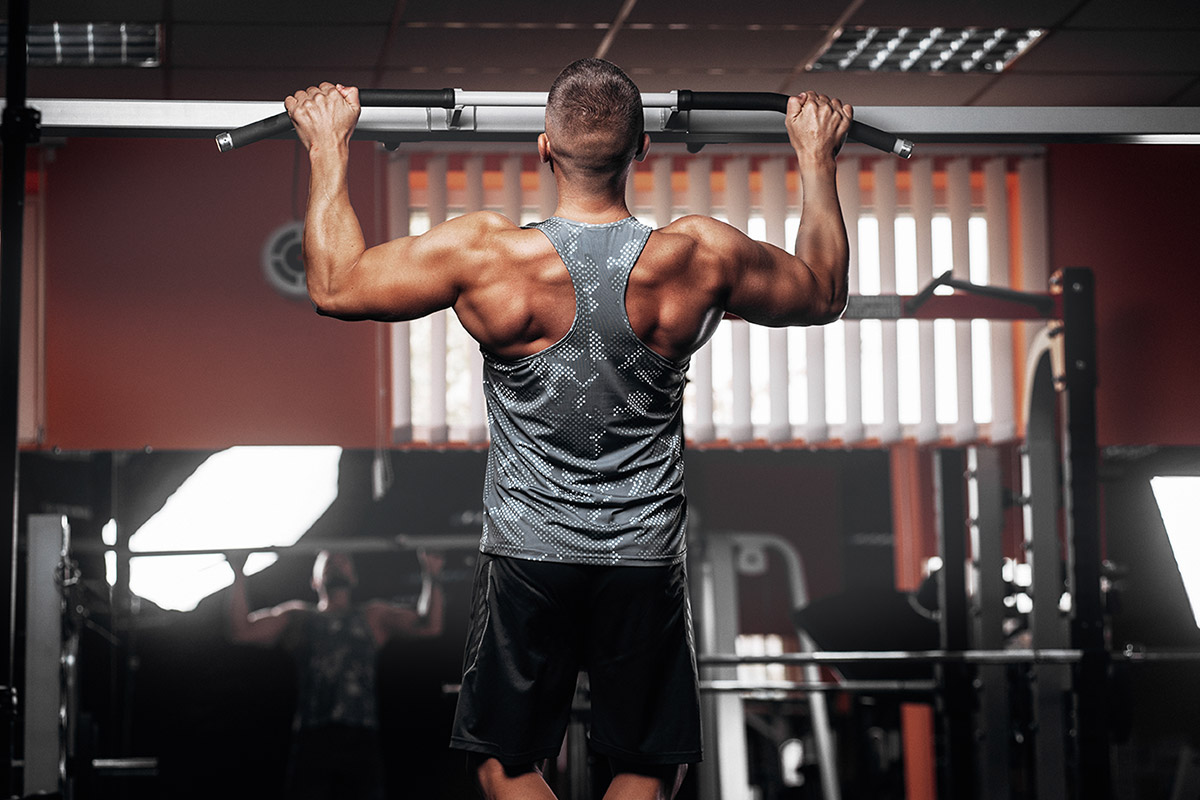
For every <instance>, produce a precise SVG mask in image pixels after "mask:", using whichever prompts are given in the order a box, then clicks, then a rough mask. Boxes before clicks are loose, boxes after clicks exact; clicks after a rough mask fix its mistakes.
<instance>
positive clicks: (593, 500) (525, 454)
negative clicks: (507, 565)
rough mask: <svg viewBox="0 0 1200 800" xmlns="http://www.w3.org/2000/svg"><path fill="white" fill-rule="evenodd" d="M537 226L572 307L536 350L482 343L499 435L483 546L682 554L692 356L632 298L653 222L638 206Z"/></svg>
mask: <svg viewBox="0 0 1200 800" xmlns="http://www.w3.org/2000/svg"><path fill="white" fill-rule="evenodd" d="M530 227H534V228H537V229H538V230H540V231H542V233H544V234H545V235H546V236H547V237H548V238H549V239H550V241H551V242H552V243H553V245H554V247H555V249H556V250H557V251H558V254H559V255H560V256H561V257H562V260H563V263H564V264H565V265H566V268H567V271H568V272H569V273H570V276H571V282H572V283H573V284H574V287H575V320H574V322H573V324H572V326H571V329H570V331H568V333H567V334H566V336H564V337H563V338H562V339H560V340H559V341H558V342H556V343H554V344H553V345H551V346H550V347H547V348H546V349H545V350H542V351H541V352H538V353H535V354H533V355H530V356H526V357H524V358H520V359H516V360H504V359H500V358H497V357H496V356H494V355H492V354H490V353H488V352H487V351H486V350H485V351H484V353H483V361H484V367H483V386H484V395H485V397H486V399H487V408H488V425H489V429H490V433H491V445H490V447H489V450H488V460H487V472H486V476H485V478H484V522H483V539H482V542H481V544H480V549H481V550H482V551H483V552H485V553H491V554H494V555H505V556H514V557H518V558H527V559H539V560H547V561H562V562H570V563H577V564H621V565H659V564H670V563H676V562H679V561H681V560H683V558H684V553H685V542H684V536H685V525H686V516H687V504H686V500H685V499H684V493H683V446H684V438H683V388H684V383H685V375H686V372H687V367H688V360H687V359H684V360H682V361H681V362H672V361H670V360H668V359H666V358H664V357H663V356H661V355H659V354H658V353H656V352H654V351H653V350H651V349H650V348H649V347H647V346H646V345H645V344H644V343H643V342H642V341H641V340H640V339H638V337H637V336H636V334H634V332H633V328H632V327H631V326H630V324H629V317H628V315H627V314H626V312H625V288H626V284H627V282H628V280H629V274H630V272H631V271H632V270H633V266H634V264H635V263H636V262H637V259H638V256H639V255H640V254H641V252H642V248H643V247H645V245H646V241H647V240H648V239H649V238H650V228H648V227H647V226H646V225H644V224H642V223H641V222H639V221H638V220H636V219H635V218H633V217H627V218H626V219H623V220H621V221H619V222H614V223H610V224H605V225H590V224H586V223H581V222H574V221H571V220H566V219H561V218H558V217H553V218H551V219H549V220H546V221H545V222H541V223H537V224H535V225H532V226H530Z"/></svg>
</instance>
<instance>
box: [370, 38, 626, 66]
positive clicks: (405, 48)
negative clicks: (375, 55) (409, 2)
mask: <svg viewBox="0 0 1200 800" xmlns="http://www.w3.org/2000/svg"><path fill="white" fill-rule="evenodd" d="M602 38H603V34H601V33H599V32H597V31H595V30H590V29H585V30H561V31H542V30H519V29H509V30H502V31H496V30H480V29H477V28H476V29H466V30H446V29H442V28H427V29H414V28H404V29H402V30H401V31H400V32H399V33H398V34H397V36H396V38H395V40H394V41H393V42H392V47H391V49H390V50H389V52H388V54H387V58H386V59H385V62H386V63H385V66H387V67H390V68H395V67H406V68H407V67H413V66H422V67H428V68H430V69H445V68H447V67H461V68H479V67H485V66H486V67H491V68H495V69H502V70H510V71H511V70H520V69H522V68H536V69H539V70H546V71H552V72H553V74H554V75H557V74H558V72H559V70H561V69H562V68H563V67H565V66H566V65H567V64H569V63H571V62H572V61H574V60H576V59H578V58H585V57H587V56H590V55H592V54H593V53H594V52H595V51H596V47H597V46H598V45H599V44H600V41H601V39H602Z"/></svg>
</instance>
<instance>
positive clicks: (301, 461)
mask: <svg viewBox="0 0 1200 800" xmlns="http://www.w3.org/2000/svg"><path fill="white" fill-rule="evenodd" d="M341 453H342V450H341V448H340V447H233V448H230V449H228V450H223V451H221V452H220V453H216V454H214V455H213V456H212V457H210V458H209V459H208V460H207V461H205V462H204V463H203V464H201V465H200V467H199V468H198V469H197V470H196V471H195V473H193V474H192V476H191V477H190V478H188V479H187V480H186V481H184V483H183V484H182V485H181V486H180V487H179V489H178V490H177V491H176V492H175V494H173V495H171V497H170V498H168V499H167V502H166V503H165V504H164V505H163V507H162V509H161V510H159V512H158V513H157V514H155V515H154V516H153V517H151V518H150V519H149V520H147V521H146V523H145V524H144V525H143V526H142V527H141V528H140V529H139V530H138V531H137V532H136V533H134V534H133V536H131V537H130V540H129V547H130V551H131V552H132V554H133V555H134V556H135V558H134V559H133V560H132V562H131V564H130V572H129V587H130V590H131V591H132V592H133V593H134V594H135V595H137V596H139V597H143V598H145V599H147V600H150V601H152V602H154V603H156V604H157V605H159V606H161V607H162V608H168V609H175V610H178V611H190V610H192V609H194V608H195V607H196V605H197V604H198V603H199V602H200V601H201V600H202V599H204V598H205V597H207V596H208V595H210V594H212V593H213V592H216V591H219V590H220V589H223V588H224V587H226V586H228V585H229V584H230V582H231V581H232V579H233V574H232V571H231V570H230V569H229V566H228V565H227V564H226V563H225V558H224V556H223V555H221V554H220V553H219V551H221V550H222V549H235V548H244V547H269V546H287V545H291V544H295V542H296V541H297V540H298V539H299V538H300V537H301V536H303V535H304V534H305V533H306V532H307V531H308V530H309V528H311V527H312V525H313V523H314V522H316V520H317V518H319V517H320V516H321V515H322V514H323V513H325V510H326V509H328V508H329V506H330V504H331V503H333V501H334V499H335V498H336V497H337V485H338V462H339V460H340V458H341ZM161 550H214V551H218V552H216V553H214V554H211V555H189V556H152V557H144V558H136V555H137V553H138V552H139V551H141V552H145V551H161ZM274 561H275V556H274V555H273V554H256V555H255V556H253V557H252V558H251V559H250V560H249V561H248V562H247V564H246V572H247V574H250V573H253V572H257V571H259V570H261V569H263V568H265V567H266V566H268V565H270V564H271V563H273V562H274Z"/></svg>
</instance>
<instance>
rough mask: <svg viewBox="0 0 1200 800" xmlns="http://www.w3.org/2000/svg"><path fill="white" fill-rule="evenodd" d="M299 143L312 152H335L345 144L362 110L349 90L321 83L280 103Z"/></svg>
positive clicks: (353, 91)
mask: <svg viewBox="0 0 1200 800" xmlns="http://www.w3.org/2000/svg"><path fill="white" fill-rule="evenodd" d="M283 105H284V108H286V109H287V112H288V115H289V116H291V118H292V124H294V125H295V126H296V133H297V134H298V135H299V136H300V142H301V143H302V144H303V145H304V146H305V147H306V148H308V150H309V151H310V152H312V150H313V148H314V147H316V148H322V149H323V148H337V147H340V146H344V145H346V144H348V143H349V141H350V135H351V134H352V133H354V127H355V126H356V125H357V124H358V116H359V114H360V113H361V111H362V106H361V105H360V104H359V100H358V89H357V88H355V87H353V86H342V85H341V84H340V83H339V84H332V83H322V84H321V85H320V86H310V87H308V88H307V89H305V90H303V91H299V92H296V93H295V94H293V95H292V96H290V97H288V98H287V99H285V100H284V101H283Z"/></svg>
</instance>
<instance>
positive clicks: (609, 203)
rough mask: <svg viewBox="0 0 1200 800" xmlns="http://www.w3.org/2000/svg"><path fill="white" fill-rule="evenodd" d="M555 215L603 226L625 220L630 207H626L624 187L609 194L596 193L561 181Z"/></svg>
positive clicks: (614, 189)
mask: <svg viewBox="0 0 1200 800" xmlns="http://www.w3.org/2000/svg"><path fill="white" fill-rule="evenodd" d="M554 215H555V216H556V217H562V218H564V219H572V220H575V221H576V222H587V223H590V224H593V225H603V224H605V223H608V222H617V221H619V220H623V219H625V218H626V217H628V216H629V215H630V214H629V207H628V206H627V205H625V192H624V188H623V186H622V188H621V189H620V190H617V189H616V188H615V187H614V188H613V189H612V190H610V191H607V192H596V191H586V190H583V189H580V188H578V187H575V186H572V185H571V184H569V183H568V182H566V181H562V180H560V181H559V182H558V207H557V208H555V210H554Z"/></svg>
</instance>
